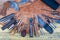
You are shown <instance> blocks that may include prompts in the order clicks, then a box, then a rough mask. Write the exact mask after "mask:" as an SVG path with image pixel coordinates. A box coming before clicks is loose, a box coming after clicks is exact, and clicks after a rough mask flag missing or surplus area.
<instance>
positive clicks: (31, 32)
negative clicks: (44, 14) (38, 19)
mask: <svg viewBox="0 0 60 40" xmlns="http://www.w3.org/2000/svg"><path fill="white" fill-rule="evenodd" d="M29 21H30V28H29V34H30V37H33V26H32V25H33V24H32V21H33V19H32V18H30V20H29Z"/></svg>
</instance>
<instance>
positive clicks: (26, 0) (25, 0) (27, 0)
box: [18, 0, 30, 5]
mask: <svg viewBox="0 0 60 40" xmlns="http://www.w3.org/2000/svg"><path fill="white" fill-rule="evenodd" d="M29 1H30V0H21V1H20V2H18V4H19V5H21V4H25V3H27V2H29Z"/></svg>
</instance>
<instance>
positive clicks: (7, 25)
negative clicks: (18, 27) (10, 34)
mask: <svg viewBox="0 0 60 40" xmlns="http://www.w3.org/2000/svg"><path fill="white" fill-rule="evenodd" d="M14 22H15V20H14V19H12V20H11V21H9V22H8V23H7V24H6V25H4V26H3V27H2V30H5V29H6V28H8V27H10V26H11V25H12V24H13V23H14Z"/></svg>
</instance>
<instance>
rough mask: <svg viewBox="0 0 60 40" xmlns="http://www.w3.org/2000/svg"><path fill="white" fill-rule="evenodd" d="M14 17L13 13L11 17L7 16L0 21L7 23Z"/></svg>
mask: <svg viewBox="0 0 60 40" xmlns="http://www.w3.org/2000/svg"><path fill="white" fill-rule="evenodd" d="M14 16H15V15H14V13H12V14H10V15H7V16H5V17H3V18H1V19H0V22H3V23H5V22H6V21H8V20H9V19H11V18H13V17H14Z"/></svg>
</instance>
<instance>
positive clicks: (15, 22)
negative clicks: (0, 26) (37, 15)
mask: <svg viewBox="0 0 60 40" xmlns="http://www.w3.org/2000/svg"><path fill="white" fill-rule="evenodd" d="M16 24H17V21H16V20H14V23H13V25H16ZM13 27H14V26H13ZM11 28H12V26H10V27H8V29H11Z"/></svg>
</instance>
